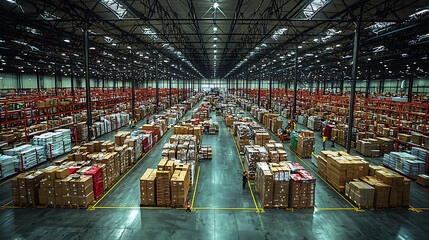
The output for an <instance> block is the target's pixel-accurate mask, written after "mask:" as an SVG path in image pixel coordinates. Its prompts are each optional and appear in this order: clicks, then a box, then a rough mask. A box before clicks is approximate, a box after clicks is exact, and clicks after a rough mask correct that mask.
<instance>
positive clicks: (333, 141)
mask: <svg viewBox="0 0 429 240" xmlns="http://www.w3.org/2000/svg"><path fill="white" fill-rule="evenodd" d="M335 140H336V139H335V137H332V140H331V141H332V147H333V148H334V147H335Z"/></svg>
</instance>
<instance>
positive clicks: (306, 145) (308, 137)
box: [296, 130, 315, 158]
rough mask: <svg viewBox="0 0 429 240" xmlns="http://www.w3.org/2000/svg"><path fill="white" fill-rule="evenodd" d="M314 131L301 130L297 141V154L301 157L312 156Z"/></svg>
mask: <svg viewBox="0 0 429 240" xmlns="http://www.w3.org/2000/svg"><path fill="white" fill-rule="evenodd" d="M314 144H315V139H314V132H312V131H307V130H301V133H300V134H299V135H298V141H297V150H296V152H297V154H298V155H299V156H300V157H301V158H311V153H313V152H314Z"/></svg>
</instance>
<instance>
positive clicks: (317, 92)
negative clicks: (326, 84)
mask: <svg viewBox="0 0 429 240" xmlns="http://www.w3.org/2000/svg"><path fill="white" fill-rule="evenodd" d="M316 86H317V87H316V95H319V88H320V81H319V79H317V84H316Z"/></svg>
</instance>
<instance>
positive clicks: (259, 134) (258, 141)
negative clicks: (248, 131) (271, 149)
mask: <svg viewBox="0 0 429 240" xmlns="http://www.w3.org/2000/svg"><path fill="white" fill-rule="evenodd" d="M270 139H271V138H270V135H269V134H268V132H267V131H266V130H265V129H264V130H256V131H255V145H259V146H264V145H265V144H266V143H268V141H270Z"/></svg>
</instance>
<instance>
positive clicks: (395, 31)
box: [0, 0, 429, 81]
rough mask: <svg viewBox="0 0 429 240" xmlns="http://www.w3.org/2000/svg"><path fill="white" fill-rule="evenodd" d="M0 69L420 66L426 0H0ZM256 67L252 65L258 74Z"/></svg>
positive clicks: (331, 70)
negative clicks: (86, 48)
mask: <svg viewBox="0 0 429 240" xmlns="http://www.w3.org/2000/svg"><path fill="white" fill-rule="evenodd" d="M0 11H1V16H0V20H1V21H2V23H3V24H2V25H1V26H0V31H2V36H1V37H0V55H1V61H2V65H1V66H0V70H3V71H18V72H24V73H25V72H35V71H40V72H44V73H53V72H61V73H62V74H70V73H73V74H76V75H81V74H82V76H83V72H84V64H85V62H84V32H85V30H87V31H88V36H89V37H88V39H89V47H90V49H89V67H90V74H91V76H97V77H116V78H127V77H131V78H143V79H144V78H151V77H154V75H155V69H156V67H155V66H156V63H158V70H159V72H160V73H161V75H160V76H164V77H167V76H171V77H176V78H182V77H186V78H243V77H249V78H257V77H260V76H262V75H261V74H260V73H265V74H267V73H270V74H271V73H274V74H271V75H273V76H278V78H281V79H289V78H291V77H292V75H293V68H294V66H295V56H296V53H298V61H297V67H298V69H299V70H298V71H299V74H300V76H301V78H300V79H301V80H302V81H306V80H308V79H316V80H320V79H322V78H333V79H336V78H338V79H339V78H347V77H348V76H350V69H351V68H350V67H349V66H350V65H351V62H352V54H353V41H354V34H355V29H359V34H360V38H359V39H360V44H359V50H360V51H359V54H360V57H359V65H358V66H359V73H360V74H359V76H360V77H361V78H365V77H368V76H369V75H371V76H373V75H374V76H377V77H380V76H383V77H396V76H397V77H401V76H405V75H410V74H413V75H418V76H426V75H427V71H428V69H427V67H428V60H427V49H428V42H429V41H428V40H429V35H428V34H429V27H428V26H429V24H428V21H429V20H428V15H429V8H428V1H427V0H426V1H423V0H416V1H412V0H409V1H405V0H402V1H394V0H372V1H369V0H312V1H300V0H218V1H214V0H140V1H137V0H135V1H127V0H100V1H95V0H81V1H77V0H71V1H58V0H44V1H38V0H34V1H31V0H29V1H24V0H23V1H20V0H16V1H15V0H0ZM256 73H259V74H256Z"/></svg>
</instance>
